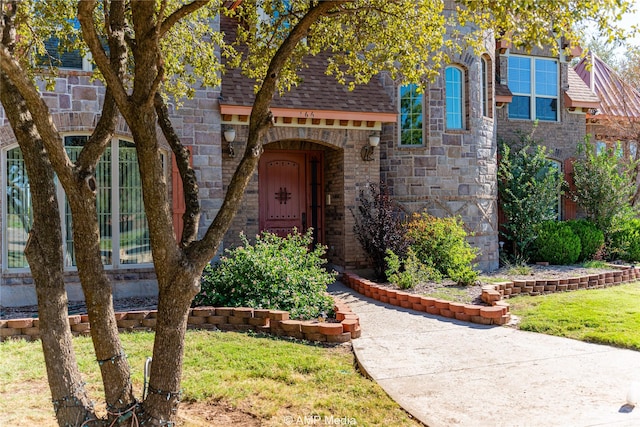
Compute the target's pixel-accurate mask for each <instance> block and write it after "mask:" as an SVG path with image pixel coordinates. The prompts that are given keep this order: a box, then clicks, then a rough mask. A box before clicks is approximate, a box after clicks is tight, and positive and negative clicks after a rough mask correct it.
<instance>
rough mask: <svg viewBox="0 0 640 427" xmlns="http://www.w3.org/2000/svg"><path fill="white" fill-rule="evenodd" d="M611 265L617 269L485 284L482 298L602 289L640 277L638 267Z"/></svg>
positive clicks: (486, 300) (496, 298)
mask: <svg viewBox="0 0 640 427" xmlns="http://www.w3.org/2000/svg"><path fill="white" fill-rule="evenodd" d="M609 267H611V268H612V269H615V270H616V271H608V272H605V273H599V274H590V275H586V276H580V277H571V278H567V279H547V280H512V281H508V280H507V281H504V282H498V283H493V284H491V285H484V286H483V287H482V300H483V301H484V302H486V303H487V304H493V303H495V302H497V301H501V300H502V299H503V298H509V297H510V296H512V295H521V294H523V295H524V294H528V295H532V296H535V295H541V294H550V293H554V292H564V291H575V290H578V289H602V288H607V287H610V286H616V285H621V284H623V283H629V282H634V281H636V280H638V279H640V269H638V268H635V267H632V266H620V265H613V264H610V265H609Z"/></svg>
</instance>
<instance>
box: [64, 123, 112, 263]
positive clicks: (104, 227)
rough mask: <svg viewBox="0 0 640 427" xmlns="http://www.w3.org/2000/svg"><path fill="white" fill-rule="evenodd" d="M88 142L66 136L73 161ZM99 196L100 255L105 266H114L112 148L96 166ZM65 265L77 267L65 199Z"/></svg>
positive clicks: (68, 210) (67, 146)
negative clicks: (112, 240) (112, 238)
mask: <svg viewBox="0 0 640 427" xmlns="http://www.w3.org/2000/svg"><path fill="white" fill-rule="evenodd" d="M86 142H87V137H86V136H66V137H65V138H64V144H65V147H66V150H67V153H68V155H69V158H70V159H71V160H72V161H75V160H76V159H77V158H78V155H79V154H80V151H81V150H82V147H83V146H84V144H85V143H86ZM96 184H97V186H98V188H97V194H96V199H97V201H96V203H97V211H98V227H99V229H100V253H101V256H102V263H103V264H104V265H110V264H112V254H111V252H112V242H111V235H112V229H111V148H107V149H106V150H105V152H104V153H103V154H102V157H101V158H100V160H99V161H98V164H97V166H96ZM65 225H66V227H65V228H66V236H65V237H66V238H65V246H66V253H65V265H66V266H75V265H76V257H75V248H74V245H73V228H72V227H73V222H72V218H71V209H70V207H69V203H68V201H66V199H65Z"/></svg>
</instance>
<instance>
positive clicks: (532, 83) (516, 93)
mask: <svg viewBox="0 0 640 427" xmlns="http://www.w3.org/2000/svg"><path fill="white" fill-rule="evenodd" d="M558 76H559V73H558V61H556V60H555V59H542V58H531V57H527V56H517V55H513V56H510V57H509V77H508V78H509V89H511V92H512V93H513V100H512V101H511V104H510V105H509V118H512V119H525V120H545V121H557V120H558V102H559V100H558Z"/></svg>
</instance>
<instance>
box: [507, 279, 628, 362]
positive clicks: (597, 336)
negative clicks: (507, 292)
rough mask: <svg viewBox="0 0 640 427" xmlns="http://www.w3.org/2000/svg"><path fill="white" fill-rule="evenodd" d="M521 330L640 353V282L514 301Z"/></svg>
mask: <svg viewBox="0 0 640 427" xmlns="http://www.w3.org/2000/svg"><path fill="white" fill-rule="evenodd" d="M509 303H510V304H511V313H512V314H515V315H516V316H518V317H520V318H521V323H520V325H519V328H520V329H523V330H527V331H534V332H541V333H545V334H550V335H558V336H562V337H568V338H574V339H578V340H582V341H589V342H596V343H601V344H609V345H614V346H617V347H624V348H630V349H633V350H640V283H638V282H636V283H631V284H626V285H621V286H613V287H610V288H606V289H595V290H581V291H573V292H562V293H555V294H548V295H543V296H536V297H530V296H523V297H516V298H511V299H510V300H509Z"/></svg>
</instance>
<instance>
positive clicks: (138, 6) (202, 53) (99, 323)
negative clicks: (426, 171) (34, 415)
mask: <svg viewBox="0 0 640 427" xmlns="http://www.w3.org/2000/svg"><path fill="white" fill-rule="evenodd" d="M461 4H462V5H463V6H465V7H466V9H465V10H464V11H458V13H456V14H447V13H445V14H444V17H443V14H442V3H440V2H432V1H428V0H418V1H416V0H335V1H317V0H312V1H308V0H290V1H288V2H283V1H279V0H278V1H276V0H257V1H242V2H222V1H221V0H193V1H187V2H185V1H181V0H153V1H152V0H122V1H117V0H104V1H102V2H98V1H96V0H82V1H73V0H49V1H38V0H21V1H10V0H0V14H1V16H0V18H1V19H0V32H1V33H2V43H1V44H0V78H1V80H0V82H1V83H2V88H1V90H0V92H2V95H3V97H2V103H3V105H4V106H5V110H6V111H7V113H8V114H7V117H8V118H9V121H10V123H11V126H12V128H13V129H14V132H15V135H16V138H17V139H18V143H19V144H20V147H21V149H22V151H23V154H24V155H25V158H26V157H29V158H33V159H34V161H30V162H28V164H27V174H28V175H29V179H30V180H31V181H32V182H34V177H41V178H42V182H41V184H42V187H41V188H46V189H49V190H51V189H52V188H55V185H54V181H53V180H54V172H55V176H56V177H57V178H56V179H57V180H58V181H59V182H60V184H61V185H62V187H63V188H64V190H65V193H66V196H67V198H68V201H69V206H70V209H71V213H72V217H73V224H74V227H73V233H74V236H73V240H74V244H75V251H76V257H77V267H78V275H79V277H80V281H81V284H82V287H83V291H84V295H85V299H86V300H87V306H88V307H89V310H88V311H89V313H88V314H89V319H90V322H91V331H92V338H93V342H94V347H95V351H96V358H97V359H98V360H99V361H103V362H104V361H109V363H100V371H101V375H102V378H103V383H104V386H105V387H104V394H105V400H106V403H107V409H108V414H107V416H106V418H108V421H105V420H96V421H93V423H96V424H99V423H100V422H103V421H104V422H105V423H108V424H110V425H113V424H112V423H115V424H118V423H122V422H123V419H124V418H125V417H126V418H127V419H131V417H137V418H138V419H139V420H140V422H141V423H142V422H144V423H147V422H148V423H155V424H156V425H170V424H171V422H172V420H173V419H174V418H175V413H176V410H177V406H178V403H179V397H180V394H179V390H180V374H181V366H182V356H183V354H182V353H183V340H184V333H185V330H186V324H187V314H188V310H189V306H190V304H191V300H192V298H193V296H194V295H196V293H197V292H198V290H199V288H200V284H199V282H200V276H201V273H202V270H203V269H204V267H205V266H206V265H207V263H208V261H209V260H210V259H211V258H212V257H213V255H214V254H215V252H216V249H217V247H218V245H219V244H220V242H221V240H222V237H223V235H224V234H225V232H226V230H227V228H228V226H229V224H230V222H231V220H232V218H233V216H234V215H235V212H236V211H237V209H238V208H239V206H240V202H241V200H242V194H243V192H244V189H245V188H246V186H247V184H248V182H249V179H250V177H251V176H252V174H253V171H254V170H255V168H256V165H257V163H258V159H259V157H260V154H261V152H262V145H261V135H262V134H263V132H264V131H265V130H266V129H267V128H268V126H270V124H271V114H270V111H269V105H270V102H271V100H272V98H273V96H274V94H275V93H276V92H277V91H278V90H280V91H283V90H286V89H287V88H289V87H291V86H292V85H294V84H296V82H297V80H296V73H297V71H298V70H299V69H300V67H302V66H304V65H303V61H302V59H303V57H304V56H305V55H310V54H311V55H312V54H317V53H319V52H321V51H326V52H328V54H329V55H330V58H331V60H330V61H329V67H328V70H327V71H328V72H329V73H331V74H333V75H335V76H336V78H337V79H338V81H341V82H344V83H346V84H349V85H357V84H360V83H363V82H366V81H368V80H369V79H370V78H371V77H372V76H374V75H375V74H377V73H379V72H381V71H383V70H386V71H387V72H389V73H390V75H391V76H392V77H394V78H396V79H397V81H398V82H404V83H420V82H421V81H423V80H425V79H429V78H433V77H434V76H435V75H436V73H437V72H438V69H439V67H440V65H441V64H442V63H443V62H446V61H447V56H446V55H447V53H452V52H455V51H456V50H457V49H460V48H461V46H462V45H460V42H461V41H462V40H463V35H459V38H458V39H455V37H456V35H455V34H454V39H453V40H448V39H447V38H446V37H445V32H446V29H445V24H446V23H451V24H453V23H455V20H456V19H461V20H462V21H464V22H468V23H475V24H476V25H477V28H478V29H479V30H486V29H489V28H491V29H492V30H493V29H495V30H497V31H498V32H499V33H501V34H509V37H510V39H511V40H512V41H513V42H514V43H520V42H522V43H525V42H530V43H543V44H548V45H550V46H551V45H554V43H555V40H556V38H557V37H562V36H567V37H568V38H570V39H573V38H574V37H572V34H571V31H572V30H571V28H572V24H573V23H574V22H575V21H576V20H582V19H593V20H594V21H595V22H596V24H597V26H598V27H599V28H602V29H610V31H611V34H612V35H615V31H616V29H615V27H609V22H608V20H607V18H610V17H612V16H613V15H614V14H616V13H619V12H621V11H624V10H625V9H627V8H628V4H629V2H627V1H623V2H620V1H618V0H595V1H594V0H589V1H587V0H561V1H553V2H551V1H548V0H547V1H543V2H533V1H532V0H527V1H524V2H517V3H513V2H511V1H507V0H500V1H497V2H486V1H475V0H473V1H463V2H461ZM225 5H226V6H233V7H234V9H233V10H227V9H226V8H225V7H224V6H225ZM549 10H553V11H554V13H553V16H552V17H550V16H549V14H548V11H549ZM220 14H226V15H229V16H232V17H234V18H235V19H237V22H238V24H239V25H238V30H237V35H238V37H237V40H230V41H229V43H228V44H225V40H224V37H223V35H222V34H221V33H220V31H218V30H217V20H218V19H219V16H220ZM488 18H489V19H488ZM78 22H79V24H80V25H77V23H78ZM550 22H552V27H551V28H550V27H549V25H548V24H549V23H550ZM549 29H552V30H554V31H556V34H551V33H550V32H549V31H548V30H549ZM467 33H468V32H467ZM51 36H55V37H58V38H59V39H60V46H62V48H63V49H76V48H77V49H80V51H81V52H82V53H84V52H89V53H91V56H92V58H93V61H94V62H95V66H96V68H95V71H96V72H95V74H96V76H97V77H99V78H101V79H102V80H103V82H104V83H105V85H106V88H107V89H106V93H105V96H104V102H103V105H102V112H101V115H100V119H99V121H98V122H97V124H96V126H95V129H94V131H93V132H92V134H91V135H90V137H89V139H88V141H87V143H86V144H85V146H84V147H83V149H82V151H81V152H80V154H79V156H78V157H77V159H76V160H73V161H72V160H71V159H70V158H69V157H68V155H67V153H66V152H65V150H64V147H63V145H62V144H61V143H60V141H61V135H60V133H59V132H58V129H57V128H56V127H55V125H54V123H55V122H54V120H52V118H51V114H50V112H49V108H48V106H47V104H46V103H45V101H44V99H43V96H42V92H41V87H42V82H43V81H46V80H49V81H50V82H53V80H51V79H50V77H52V76H55V73H56V70H55V69H54V68H53V67H52V68H51V69H50V73H49V72H42V71H43V70H42V68H39V67H33V65H34V61H32V59H33V55H41V56H43V55H45V50H44V41H45V40H47V39H48V38H49V37H51ZM486 36H487V33H486V32H483V31H478V32H476V33H474V34H473V35H470V34H465V35H464V41H466V42H469V43H470V45H472V46H476V47H478V46H480V45H481V44H482V43H483V42H484V41H485V37H486ZM219 58H224V59H225V61H226V63H225V64H226V66H240V67H241V68H242V69H243V71H244V73H245V74H247V75H248V76H249V77H252V78H253V79H254V80H255V81H256V95H255V100H254V104H253V109H252V113H251V117H250V120H249V124H248V136H247V143H246V151H245V153H244V155H243V157H242V159H241V160H240V162H239V165H238V167H237V169H236V171H235V173H234V175H233V177H232V179H231V181H230V183H229V185H228V189H227V193H226V195H225V199H224V201H223V204H222V206H221V207H220V209H219V210H218V213H217V215H216V216H215V218H214V220H213V222H212V223H211V225H210V226H209V227H208V228H207V230H206V231H205V232H204V233H203V234H201V235H198V225H199V222H200V221H199V220H200V215H201V212H200V206H199V201H198V186H197V179H196V174H195V171H194V170H193V169H192V168H191V166H190V163H189V153H188V151H187V150H186V148H185V147H184V146H183V144H182V143H181V141H180V138H179V136H178V135H177V133H176V132H175V130H174V129H173V125H172V123H171V119H170V117H169V114H168V111H169V108H168V105H167V101H168V100H172V101H173V102H175V103H177V104H179V103H180V100H181V99H182V97H184V96H189V95H191V94H192V93H193V90H194V88H197V87H199V86H200V85H204V86H207V85H211V86H215V85H216V84H218V83H219V81H220V80H219V79H220V75H221V73H222V71H223V67H224V66H223V65H222V64H221V62H220V60H219ZM44 63H45V65H46V64H47V61H44ZM49 63H50V65H53V62H52V61H49ZM5 95H6V96H5ZM9 105H15V106H17V108H16V109H12V108H10V107H9ZM9 110H11V111H9ZM119 116H122V118H123V119H124V120H125V121H126V124H127V125H128V127H129V129H130V131H131V133H132V135H133V139H134V142H135V145H136V153H137V157H138V165H139V169H140V177H141V181H142V191H143V198H144V204H145V212H146V215H147V219H148V224H149V233H150V240H151V249H152V253H153V260H154V265H155V267H156V276H157V279H158V289H159V299H158V322H157V326H156V339H155V340H156V341H155V347H154V353H153V364H152V369H151V377H150V383H149V390H150V393H149V394H148V395H147V397H146V398H145V400H144V401H143V402H138V401H137V400H136V398H135V393H134V391H133V389H132V386H131V379H130V370H129V366H128V364H127V361H126V358H125V357H123V355H124V352H123V349H122V345H121V343H120V341H119V338H118V330H117V326H116V323H115V316H114V313H113V304H112V295H111V283H110V279H109V277H108V276H107V274H106V273H105V271H104V267H103V266H102V262H101V259H100V255H99V254H100V250H99V249H100V241H99V237H98V236H99V229H98V220H97V210H96V192H95V184H96V182H95V176H94V174H95V169H96V164H97V162H98V159H99V158H100V156H101V154H102V152H103V151H104V149H105V148H106V146H107V145H108V143H109V141H110V139H111V137H112V136H113V134H114V132H115V129H116V125H117V122H118V119H119ZM156 125H157V126H158V128H159V129H160V131H161V132H162V134H163V136H164V138H165V139H166V140H167V141H168V143H169V145H170V146H171V149H172V152H173V156H174V158H175V159H176V162H177V165H178V169H179V171H180V175H181V178H182V181H183V187H184V188H183V190H184V195H185V205H186V206H187V212H186V213H185V216H184V218H185V221H184V231H183V237H182V240H181V241H180V242H178V243H177V242H176V241H175V239H174V232H173V231H174V230H173V224H172V217H171V212H170V200H169V197H168V191H167V185H166V179H165V174H164V166H163V162H162V158H161V155H160V145H159V141H158V140H159V135H158V131H157V127H156ZM34 141H37V142H38V143H34ZM43 153H46V158H42V155H43ZM38 156H41V157H40V158H39V159H36V158H38ZM32 198H33V199H34V221H33V227H32V229H31V232H30V242H32V243H31V246H30V247H28V249H29V250H28V251H27V259H28V261H29V263H30V266H31V270H32V274H33V276H34V281H35V284H36V292H37V294H38V297H39V306H40V317H41V327H43V328H44V329H46V330H47V331H49V332H50V333H51V336H60V337H62V338H61V339H60V340H45V339H43V341H42V342H43V346H45V347H46V348H45V350H46V351H45V363H46V364H47V367H48V375H49V383H50V387H51V393H52V397H53V401H54V406H55V407H56V416H57V420H58V422H59V424H60V425H74V424H81V423H82V421H84V420H94V419H96V418H98V417H97V415H96V413H95V411H94V409H93V406H92V405H91V404H90V402H89V400H88V398H87V395H86V392H85V391H84V390H83V387H82V385H81V384H82V382H81V379H80V378H79V375H78V370H77V366H76V365H75V359H74V358H73V357H72V348H71V344H70V340H68V339H67V338H68V337H70V331H69V326H68V324H66V322H65V321H64V316H65V314H66V313H65V304H66V294H65V293H64V285H63V282H62V278H63V276H62V274H61V273H62V271H63V260H62V257H60V256H57V255H56V256H54V255H51V254H56V253H57V252H56V251H57V250H59V248H60V247H61V246H62V243H61V237H60V236H59V228H60V224H59V223H58V224H55V223H53V222H51V221H48V219H50V218H51V217H53V216H56V211H55V209H52V210H48V207H51V208H52V207H53V205H52V203H53V202H55V200H56V199H55V197H53V196H52V195H51V194H48V193H47V192H45V191H43V192H35V191H33V192H32ZM35 199H37V200H35ZM35 210H38V212H35ZM47 255H51V256H47ZM54 294H55V304H52V303H50V302H51V301H50V299H51V298H47V297H45V296H47V295H54ZM47 328H48V329H47ZM67 356H68V357H67ZM56 402H57V404H56ZM61 402H64V403H65V404H64V405H62V404H61ZM68 402H72V404H66V403H68ZM78 420H81V421H80V422H79V421H78Z"/></svg>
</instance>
